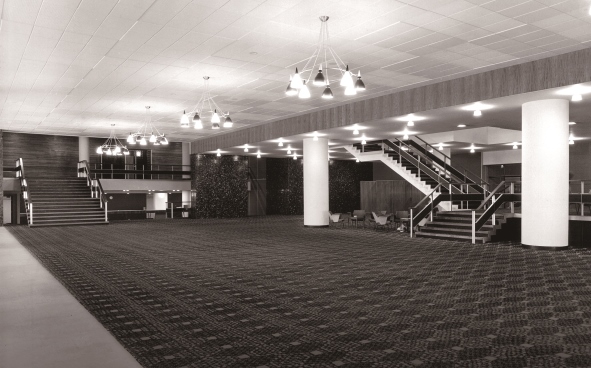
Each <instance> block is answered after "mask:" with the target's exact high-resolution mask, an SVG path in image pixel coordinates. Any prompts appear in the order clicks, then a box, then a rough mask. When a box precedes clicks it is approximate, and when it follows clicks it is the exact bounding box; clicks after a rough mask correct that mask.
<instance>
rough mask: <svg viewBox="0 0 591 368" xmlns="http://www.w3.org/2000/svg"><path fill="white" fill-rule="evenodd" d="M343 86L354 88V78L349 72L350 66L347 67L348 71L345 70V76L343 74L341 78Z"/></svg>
mask: <svg viewBox="0 0 591 368" xmlns="http://www.w3.org/2000/svg"><path fill="white" fill-rule="evenodd" d="M341 86H343V87H349V86H353V78H352V77H351V72H350V71H349V65H347V69H346V70H345V74H343V76H342V78H341Z"/></svg>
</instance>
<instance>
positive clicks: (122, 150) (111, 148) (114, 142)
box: [95, 124, 129, 156]
mask: <svg viewBox="0 0 591 368" xmlns="http://www.w3.org/2000/svg"><path fill="white" fill-rule="evenodd" d="M113 125H115V124H112V126H113ZM95 152H96V153H97V154H99V155H102V154H106V155H107V156H122V155H125V156H127V155H129V150H128V149H127V147H126V146H124V145H123V143H121V141H120V140H119V139H118V138H117V135H115V130H113V129H111V133H110V134H109V138H107V140H106V141H105V143H103V144H102V145H100V146H98V147H97V148H96V151H95Z"/></svg>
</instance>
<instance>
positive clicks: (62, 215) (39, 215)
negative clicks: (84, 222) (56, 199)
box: [33, 211, 105, 221]
mask: <svg viewBox="0 0 591 368" xmlns="http://www.w3.org/2000/svg"><path fill="white" fill-rule="evenodd" d="M33 216H34V218H35V221H36V220H37V219H53V218H67V217H71V218H80V217H101V216H102V217H103V218H104V217H105V213H104V212H100V211H99V212H85V213H80V212H69V213H61V212H50V213H47V212H46V213H33Z"/></svg>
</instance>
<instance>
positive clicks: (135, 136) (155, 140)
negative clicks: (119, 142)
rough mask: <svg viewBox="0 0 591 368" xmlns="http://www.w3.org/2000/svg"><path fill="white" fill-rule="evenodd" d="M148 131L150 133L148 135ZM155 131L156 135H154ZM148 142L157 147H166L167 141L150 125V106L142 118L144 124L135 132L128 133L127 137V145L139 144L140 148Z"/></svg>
mask: <svg viewBox="0 0 591 368" xmlns="http://www.w3.org/2000/svg"><path fill="white" fill-rule="evenodd" d="M148 131H149V132H150V133H148ZM154 131H156V134H154ZM148 142H150V143H152V144H153V145H155V146H159V145H161V144H162V145H167V144H168V139H167V138H166V137H165V136H164V134H161V133H160V132H159V131H158V129H157V128H156V127H155V126H154V125H152V117H151V115H150V106H146V115H145V118H144V122H143V123H142V125H141V126H140V128H139V129H138V131H137V132H135V133H129V136H127V143H129V144H136V143H139V144H140V145H141V146H146V145H147V144H148Z"/></svg>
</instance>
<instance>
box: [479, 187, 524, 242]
mask: <svg viewBox="0 0 591 368" xmlns="http://www.w3.org/2000/svg"><path fill="white" fill-rule="evenodd" d="M507 188H509V193H506V190H507ZM515 202H521V193H515V182H511V183H506V182H505V181H502V182H501V183H499V185H497V187H496V188H495V189H494V190H493V191H492V192H491V193H490V194H489V195H488V197H486V198H485V199H484V200H483V201H482V203H481V204H480V206H478V208H476V209H475V210H472V244H476V232H477V231H479V230H480V229H482V227H483V226H484V224H485V223H486V222H487V221H488V220H491V219H492V224H493V226H495V225H496V223H497V219H496V212H497V210H498V209H499V208H501V206H503V205H504V204H505V203H510V204H511V213H514V211H515V207H514V204H515ZM483 208H485V210H484V212H483V213H482V214H481V215H480V217H478V218H476V211H478V210H481V209H483Z"/></svg>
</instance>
